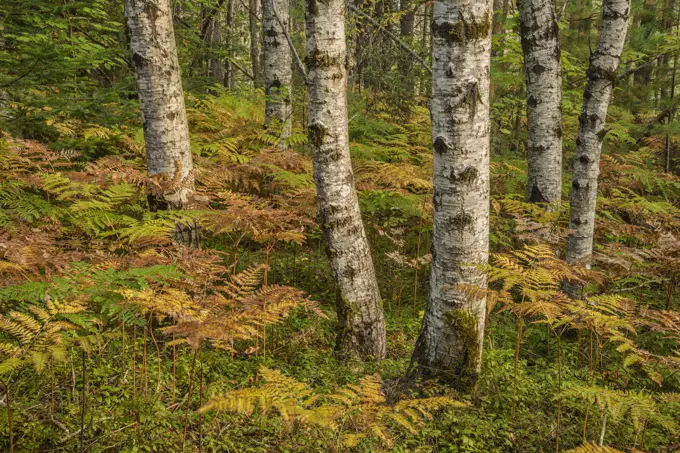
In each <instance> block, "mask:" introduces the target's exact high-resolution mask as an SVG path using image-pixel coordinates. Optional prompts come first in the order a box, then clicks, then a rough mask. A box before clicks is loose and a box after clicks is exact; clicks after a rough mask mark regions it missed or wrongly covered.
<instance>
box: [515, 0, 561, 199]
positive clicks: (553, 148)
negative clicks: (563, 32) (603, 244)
mask: <svg viewBox="0 0 680 453" xmlns="http://www.w3.org/2000/svg"><path fill="white" fill-rule="evenodd" d="M518 3H519V17H520V35H521V38H522V49H523V51H524V70H525V72H526V80H527V120H528V132H529V134H528V140H527V142H528V143H527V158H528V183H527V189H528V193H527V198H528V199H529V201H531V202H533V203H545V204H546V207H547V208H549V209H555V208H558V207H559V204H560V201H561V199H562V64H561V62H560V45H559V29H558V27H557V19H556V17H555V6H554V4H553V3H552V2H551V1H545V0H519V2H518Z"/></svg>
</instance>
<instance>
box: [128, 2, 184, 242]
mask: <svg viewBox="0 0 680 453" xmlns="http://www.w3.org/2000/svg"><path fill="white" fill-rule="evenodd" d="M125 15H126V18H127V25H128V28H129V30H130V47H131V49H132V61H133V62H134V65H135V76H136V79H137V89H138V91H139V100H140V103H141V110H142V120H143V124H144V140H145V142H146V164H147V170H148V172H149V174H150V175H159V174H160V175H165V176H166V177H167V178H169V179H170V180H172V181H173V184H172V185H171V187H169V188H168V189H167V190H166V191H165V192H164V193H163V194H162V195H160V196H158V197H156V198H155V199H153V200H150V205H151V207H152V209H186V208H187V207H188V205H189V199H190V196H191V194H192V193H193V191H194V176H193V163H192V155H191V148H190V144H189V128H188V125H187V118H186V112H185V109H184V92H183V90H182V80H181V75H180V69H179V62H178V60H177V50H176V47H175V35H174V30H173V25H172V14H171V9H170V2H169V0H125ZM176 236H177V239H178V240H181V241H182V242H186V241H187V240H188V241H189V243H191V244H194V242H195V240H196V238H195V234H193V233H191V234H190V233H187V231H186V227H178V231H177V235H176ZM186 238H189V239H186ZM194 245H195V244H194Z"/></svg>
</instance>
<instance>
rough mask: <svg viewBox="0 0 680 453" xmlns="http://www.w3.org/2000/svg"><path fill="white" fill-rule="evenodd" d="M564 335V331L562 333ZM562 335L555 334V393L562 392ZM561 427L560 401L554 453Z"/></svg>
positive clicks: (558, 444) (559, 401)
mask: <svg viewBox="0 0 680 453" xmlns="http://www.w3.org/2000/svg"><path fill="white" fill-rule="evenodd" d="M562 334H564V331H562ZM562 334H559V335H558V334H557V332H555V340H556V342H557V393H558V394H559V393H560V392H561V391H562V342H561V339H562ZM561 425H562V400H561V399H560V400H557V426H556V427H555V453H559V451H560V429H561Z"/></svg>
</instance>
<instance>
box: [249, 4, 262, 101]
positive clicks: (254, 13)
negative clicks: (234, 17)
mask: <svg viewBox="0 0 680 453" xmlns="http://www.w3.org/2000/svg"><path fill="white" fill-rule="evenodd" d="M248 9H249V14H248V24H249V27H250V61H251V68H252V71H253V85H254V86H255V88H261V87H262V86H263V85H264V81H263V80H262V31H261V28H260V27H261V26H262V22H261V21H262V18H261V17H260V0H248Z"/></svg>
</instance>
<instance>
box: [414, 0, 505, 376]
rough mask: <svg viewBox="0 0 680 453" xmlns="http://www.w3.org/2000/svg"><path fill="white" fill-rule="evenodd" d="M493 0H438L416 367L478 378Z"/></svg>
mask: <svg viewBox="0 0 680 453" xmlns="http://www.w3.org/2000/svg"><path fill="white" fill-rule="evenodd" d="M491 15H492V9H491V1H490V0H459V1H455V2H451V1H444V0H435V1H434V10H433V20H432V35H433V49H432V57H433V58H432V59H433V65H432V70H433V77H432V139H433V148H434V196H433V201H434V225H433V228H434V230H433V233H432V267H431V274H430V297H429V300H428V302H427V307H426V309H425V316H424V318H423V326H422V329H421V332H420V336H419V338H418V341H417V343H416V347H415V351H414V352H413V358H412V362H413V364H414V366H415V367H416V368H415V370H414V372H415V373H416V374H419V375H424V376H438V377H440V378H443V379H445V380H449V381H454V382H458V383H461V384H463V385H466V384H472V383H473V382H474V381H475V379H476V376H477V374H478V373H479V370H480V367H481V357H482V344H483V339H484V320H485V315H486V297H485V296H481V297H476V298H475V297H470V292H471V289H473V288H477V289H478V290H475V292H477V293H480V294H486V272H485V271H482V270H480V269H479V266H480V265H485V264H486V263H487V261H488V255H489V252H488V250H489V147H490V143H489V71H490V68H489V65H490V59H491Z"/></svg>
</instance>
